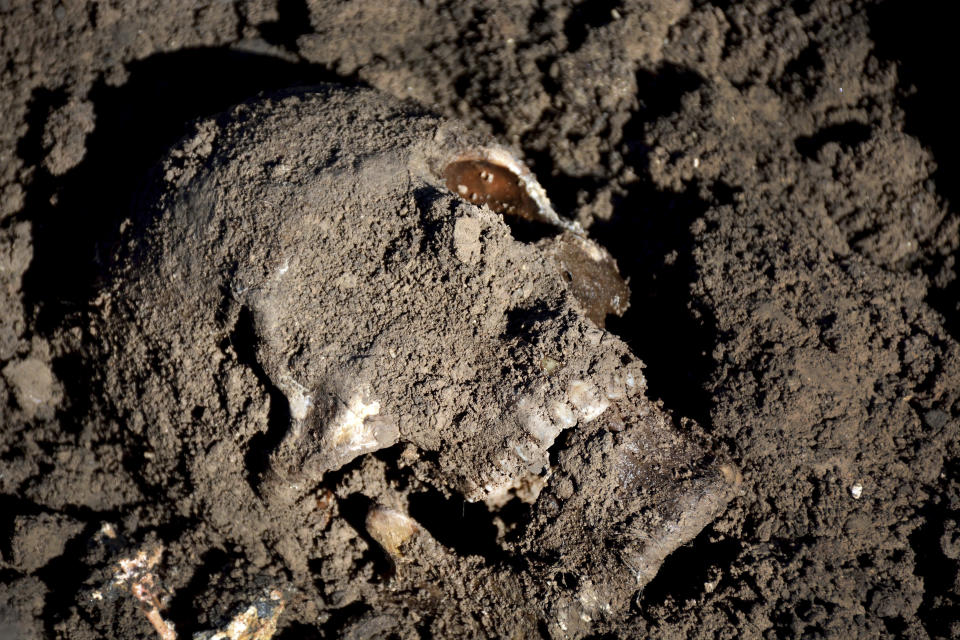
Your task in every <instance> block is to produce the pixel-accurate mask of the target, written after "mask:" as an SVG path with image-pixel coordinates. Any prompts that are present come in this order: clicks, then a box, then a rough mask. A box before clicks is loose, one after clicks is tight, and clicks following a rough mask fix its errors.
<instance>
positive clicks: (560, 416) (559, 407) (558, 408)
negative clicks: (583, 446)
mask: <svg viewBox="0 0 960 640" xmlns="http://www.w3.org/2000/svg"><path fill="white" fill-rule="evenodd" d="M550 415H551V416H553V418H554V420H556V421H557V422H558V423H559V424H560V425H561V426H562V427H564V428H570V427H572V426H573V425H575V424H577V416H576V414H574V413H573V409H571V408H570V405H568V404H567V403H566V402H558V401H556V400H554V401H553V402H551V403H550Z"/></svg>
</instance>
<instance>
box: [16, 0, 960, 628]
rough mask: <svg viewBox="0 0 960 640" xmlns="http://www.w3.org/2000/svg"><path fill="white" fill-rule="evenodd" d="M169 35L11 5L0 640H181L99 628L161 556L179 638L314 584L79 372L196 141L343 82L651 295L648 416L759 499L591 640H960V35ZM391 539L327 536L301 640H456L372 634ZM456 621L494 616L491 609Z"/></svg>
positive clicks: (668, 26) (697, 543)
mask: <svg viewBox="0 0 960 640" xmlns="http://www.w3.org/2000/svg"><path fill="white" fill-rule="evenodd" d="M156 4H157V3H147V2H140V1H130V2H120V1H115V2H109V1H90V2H72V3H62V4H61V3H56V2H49V1H38V2H26V1H25V0H0V47H2V55H3V60H4V64H3V67H2V69H0V118H2V123H3V124H2V128H0V370H2V376H0V514H2V516H0V582H2V584H0V637H4V638H6V637H11V638H19V637H27V638H30V637H51V638H52V637H62V638H93V637H111V638H133V637H143V638H150V637H155V634H154V632H153V630H152V629H151V628H150V626H149V624H148V623H147V621H146V618H145V617H144V616H143V615H142V613H141V612H140V611H139V610H138V608H137V607H136V606H134V604H133V603H132V602H129V601H127V600H123V599H120V600H117V601H116V602H115V603H114V604H113V605H112V608H107V609H106V610H105V609H103V608H94V607H91V606H90V604H89V598H90V593H91V589H94V588H96V586H97V585H98V584H100V583H102V581H103V580H104V579H106V578H107V577H108V576H109V575H110V574H111V572H112V567H113V564H112V563H113V562H114V561H115V560H116V558H117V557H118V556H117V554H118V553H123V552H129V551H130V550H131V549H133V548H136V545H139V544H142V543H145V542H151V541H152V542H162V543H164V544H165V545H167V546H168V547H169V548H170V549H171V551H170V557H169V559H168V568H167V569H166V570H167V572H168V575H167V577H166V580H167V582H168V586H169V588H170V589H171V590H172V593H173V594H174V595H173V598H172V600H171V601H170V603H169V605H168V607H167V611H168V615H169V617H170V618H171V619H172V620H173V622H174V623H175V624H176V626H177V629H178V630H180V631H181V632H183V633H184V634H185V637H189V633H191V632H194V631H200V630H203V629H208V628H211V627H213V626H215V625H216V624H217V623H218V622H219V621H220V620H221V619H222V618H223V616H225V615H228V614H229V613H230V611H231V610H232V609H233V608H235V607H236V606H237V605H238V604H243V603H244V602H248V601H249V599H248V597H247V596H248V594H249V593H250V590H251V589H253V588H259V586H261V585H260V584H259V583H257V580H262V579H264V576H267V577H268V578H269V579H272V580H274V581H283V580H286V581H293V582H294V583H296V581H297V580H301V581H302V580H303V579H302V578H295V577H292V576H291V574H290V572H289V571H288V568H287V567H286V566H285V565H284V563H283V561H282V559H280V558H278V557H271V556H269V555H267V556H265V557H261V558H250V557H248V556H247V555H246V553H245V551H244V549H242V548H241V547H240V546H238V544H237V543H236V541H235V540H231V539H229V537H223V536H221V537H217V536H214V535H212V534H210V532H209V531H208V530H207V526H206V520H205V518H206V517H207V516H208V515H209V514H207V513H205V512H203V511H202V510H199V509H197V508H195V504H196V503H193V502H190V501H186V502H182V503H171V502H170V496H179V495H183V494H184V487H186V488H187V489H189V488H190V484H189V483H199V482H202V483H208V486H204V487H201V488H200V489H198V491H199V490H201V489H202V491H204V492H206V493H207V494H209V493H211V492H213V491H215V490H216V489H217V488H218V486H219V485H218V484H217V483H218V482H219V481H220V478H219V477H217V475H216V474H211V473H203V472H202V469H203V460H204V456H205V455H207V454H208V453H209V451H203V450H189V451H183V453H182V465H181V468H180V469H179V471H178V473H177V474H174V475H172V476H170V477H161V478H157V477H156V476H155V475H152V474H151V473H150V472H149V469H150V468H151V467H150V466H149V465H144V453H145V452H147V449H146V448H145V447H144V444H143V442H142V441H141V440H140V439H139V436H138V433H137V430H136V429H135V428H133V427H132V426H131V425H130V424H128V423H127V422H125V421H124V420H123V419H122V416H120V415H119V414H118V415H116V416H115V417H114V418H115V419H111V418H109V411H108V410H107V409H105V407H104V405H105V400H104V393H103V392H104V387H103V382H102V381H103V380H104V377H105V375H106V372H104V371H99V370H97V369H96V361H95V360H93V359H91V357H90V356H89V354H91V353H93V352H95V351H96V348H97V345H98V344H99V340H100V336H99V335H98V333H97V327H98V326H100V324H101V322H102V321H103V320H104V318H102V317H101V316H100V314H102V313H103V309H104V307H103V305H102V304H99V303H98V302H97V301H98V297H97V295H98V292H99V291H100V290H101V289H102V287H103V285H104V281H103V277H104V274H105V265H106V263H107V261H108V257H109V256H110V255H111V254H112V253H113V250H114V244H115V242H116V239H117V238H118V237H119V234H120V233H121V230H122V227H124V225H123V222H124V220H125V219H127V218H128V216H129V215H130V208H131V203H132V202H134V201H135V199H136V196H137V193H138V191H139V189H140V185H142V183H143V180H144V178H145V176H146V175H147V174H148V172H149V170H150V168H151V167H152V166H154V165H155V164H156V163H157V162H158V161H159V160H160V159H161V157H163V155H164V154H165V153H166V152H167V150H168V149H170V148H171V147H172V146H174V145H175V144H176V143H177V141H178V140H180V139H181V138H183V137H184V136H185V135H188V134H190V133H192V132H193V131H194V129H193V127H194V126H195V125H193V123H194V122H195V121H196V120H197V119H198V118H203V117H209V116H213V115H215V114H217V113H219V112H221V111H224V110H225V109H227V108H229V107H231V106H232V105H234V104H237V103H240V102H243V101H245V100H248V99H252V98H254V97H256V96H258V95H263V94H264V93H267V94H269V93H271V92H276V91H278V90H281V89H286V88H289V87H292V86H303V85H311V84H314V83H317V82H337V83H341V84H347V85H358V84H359V85H365V86H371V87H374V88H377V89H379V90H381V91H383V92H385V93H388V94H391V95H393V96H395V97H398V98H409V99H411V100H414V101H416V102H418V103H420V104H422V105H424V106H426V107H427V108H429V109H431V110H433V111H435V112H437V113H439V114H442V115H444V116H448V117H454V118H459V119H461V120H463V121H465V122H466V123H467V124H468V125H469V126H471V127H473V128H474V129H475V130H476V131H479V132H484V133H488V134H490V135H493V136H494V137H496V138H497V139H499V140H501V141H502V142H504V143H506V144H509V145H512V146H514V147H515V148H517V149H519V150H520V151H521V152H522V153H523V154H524V156H525V157H526V159H527V160H528V161H529V162H530V164H531V165H532V167H533V170H534V172H535V173H536V174H537V176H538V177H539V179H540V181H541V183H542V184H543V185H544V186H545V188H546V189H547V192H548V193H549V194H550V196H551V198H552V200H553V201H554V204H555V206H556V208H557V209H558V210H559V211H560V213H562V214H565V215H568V216H571V217H574V218H576V219H577V220H579V221H580V222H581V223H582V224H583V225H584V226H585V227H588V228H589V230H590V233H591V235H592V236H593V237H595V238H597V239H598V240H599V241H600V242H602V243H603V244H604V245H605V246H606V247H607V248H608V249H609V250H610V252H611V253H612V254H613V255H614V257H615V258H616V259H617V260H618V262H619V264H620V266H621V269H622V270H623V271H624V272H625V274H626V275H628V276H629V278H630V285H631V289H632V300H633V302H632V306H631V309H630V311H628V313H627V314H626V316H625V317H624V318H622V319H619V320H616V321H612V322H610V323H609V324H608V328H610V329H611V330H612V331H613V332H614V333H616V334H617V335H619V336H620V337H622V338H623V339H624V340H625V341H626V342H627V343H628V344H629V345H630V346H631V348H632V349H633V351H634V352H635V354H636V355H637V356H638V357H639V358H640V359H641V360H642V361H643V362H644V363H645V364H646V370H645V374H646V377H647V379H648V383H649V390H648V393H649V394H650V395H651V396H652V397H653V398H660V399H662V400H663V403H664V406H665V407H666V408H667V409H669V410H670V411H671V412H672V413H673V414H674V416H675V417H676V423H677V425H679V426H680V428H682V429H685V430H687V431H688V432H689V433H691V434H692V435H697V434H701V433H702V434H704V436H705V438H706V441H708V442H710V443H712V446H713V447H714V448H715V453H716V454H717V455H719V456H724V457H729V458H730V459H732V460H733V461H734V462H735V463H736V464H737V465H738V466H739V468H740V469H741V471H742V474H743V484H742V492H741V494H740V495H739V496H738V497H736V498H735V499H734V500H733V501H732V502H731V503H730V505H729V507H728V509H727V510H726V511H725V513H724V514H723V515H721V516H720V517H719V518H718V519H716V520H715V521H714V522H713V524H711V525H710V526H708V527H707V528H706V529H705V530H704V531H703V532H702V533H701V534H700V535H699V536H698V537H697V538H696V539H695V540H693V541H692V542H691V543H690V544H688V545H686V546H685V547H683V548H681V549H680V550H678V551H676V552H675V553H674V554H673V555H672V556H671V557H670V558H669V559H668V560H667V562H666V564H665V565H664V568H663V569H662V570H661V572H660V574H659V576H658V577H657V578H656V579H655V580H654V581H653V582H651V583H650V584H649V585H647V587H646V588H645V589H643V591H642V592H641V593H638V594H637V596H636V597H635V598H634V600H633V602H632V605H631V608H630V610H629V613H628V614H625V615H624V616H623V617H622V618H620V619H616V620H608V621H606V622H604V626H602V627H601V628H600V629H599V630H600V631H602V632H603V633H607V634H610V635H611V636H613V637H646V636H655V637H676V638H689V637H704V638H706V637H710V638H714V637H722V638H733V637H765V638H773V637H839V636H843V637H878V636H890V635H895V636H902V637H910V638H926V637H934V638H949V637H960V458H958V456H960V447H958V427H960V423H958V420H960V348H958V342H957V340H958V338H960V302H958V300H960V284H958V279H957V269H958V268H960V267H958V265H957V257H958V255H960V254H958V250H960V231H958V225H960V218H958V216H957V214H956V212H955V210H954V209H953V208H952V207H951V204H950V203H951V201H953V202H957V201H958V195H960V192H958V189H957V186H956V185H957V184H958V180H957V176H958V170H960V169H958V167H960V165H958V162H957V148H958V142H960V141H958V136H957V127H956V124H955V116H954V115H953V109H951V107H950V105H951V103H950V102H949V100H948V97H947V92H948V91H949V89H950V87H949V82H948V80H949V78H950V77H951V73H950V70H951V67H950V62H949V61H950V60H951V59H953V58H954V57H955V56H954V54H953V50H952V47H951V46H950V44H951V40H950V39H951V37H952V35H953V34H952V33H950V32H949V27H948V25H951V23H950V21H949V20H948V19H947V16H946V15H945V14H941V11H946V10H945V9H942V10H941V9H940V8H938V7H936V6H927V7H925V8H924V9H923V10H922V11H921V10H919V9H917V7H916V5H915V4H913V3H908V2H904V1H889V2H870V1H866V0H864V1H857V0H852V1H846V0H842V1H839V2H836V1H826V0H820V1H816V0H814V1H809V0H795V1H794V2H791V3H781V2H771V1H764V0H753V1H746V2H716V3H708V2H692V1H689V0H687V1H684V0H638V1H635V2H631V1H627V0H624V1H609V0H588V1H584V2H572V1H565V0H557V1H546V2H541V3H534V2H522V1H521V2H481V1H479V0H465V1H462V2H442V1H431V0H423V1H420V2H416V1H413V0H398V1H394V2H383V1H380V0H348V1H345V2H334V1H332V0H330V1H325V0H277V1H276V2H271V1H269V0H265V1H250V2H243V1H237V2H227V1H214V2H168V3H164V5H163V6H162V7H161V8H157V6H156ZM237 338H238V342H239V343H240V344H239V345H234V347H235V348H237V350H238V351H242V350H243V349H244V348H247V349H249V348H251V345H250V344H246V345H244V344H243V340H244V339H245V338H246V339H248V340H249V339H251V338H252V336H249V335H247V336H245V335H244V334H243V332H242V331H241V332H240V333H238V334H237ZM148 364H149V363H145V366H147V365H148ZM130 393H135V391H133V390H131V392H130ZM250 393H251V395H263V394H264V393H266V391H265V390H264V389H262V388H261V389H257V388H253V389H251V390H250ZM135 399H136V398H135V397H131V398H129V399H128V401H129V402H134V401H135ZM214 402H215V400H211V403H214ZM681 418H689V419H690V421H686V420H681ZM698 437H699V436H698ZM574 445H575V443H574V442H572V441H571V442H566V443H561V449H562V447H563V446H571V447H572V446H574ZM561 453H562V452H561ZM404 456H405V451H404V450H388V451H387V452H385V453H382V454H376V455H372V456H367V457H365V458H364V459H363V460H362V461H361V462H360V463H358V464H356V465H354V466H352V467H350V468H348V469H347V470H345V471H343V472H341V473H339V474H338V475H337V477H331V478H327V479H325V482H327V483H329V484H330V486H331V487H332V488H335V489H337V490H338V491H341V492H342V493H343V495H354V493H356V492H353V493H351V490H350V487H354V488H356V487H357V486H361V485H363V484H364V483H366V484H371V483H376V482H380V483H386V484H391V483H393V484H396V483H404V482H407V483H412V484H411V486H414V485H415V486H417V487H419V486H420V485H416V482H419V481H420V480H419V479H418V478H416V477H414V476H413V475H411V474H412V472H411V471H409V465H408V463H407V461H406V460H405V457H404ZM567 464H569V462H568V463H567ZM185 483H186V484H185ZM418 491H419V493H416V495H417V496H419V497H418V498H417V502H416V504H414V503H411V504H410V511H411V515H412V516H414V517H415V518H417V519H418V520H419V521H420V522H421V524H422V525H423V526H424V527H425V528H426V529H428V530H429V531H430V533H431V534H432V535H433V537H434V538H435V539H436V540H437V541H438V542H439V544H440V546H441V547H442V552H441V551H437V550H435V552H436V553H437V554H438V555H437V557H438V558H440V557H443V558H446V559H447V560H445V561H444V562H447V564H444V565H443V566H444V567H446V568H445V569H442V571H476V572H480V573H481V574H482V572H484V571H488V570H489V568H490V567H491V566H496V565H498V564H503V563H510V562H512V561H513V560H512V558H515V556H511V554H510V551H511V550H510V548H509V539H510V532H511V531H514V530H518V529H519V530H522V529H523V528H524V527H525V526H526V522H527V520H528V519H529V517H530V513H529V511H528V510H527V508H526V507H523V506H521V505H518V504H513V505H508V507H506V508H504V509H502V510H500V511H497V510H491V509H488V508H487V507H486V506H483V505H482V504H466V503H464V502H463V501H462V500H460V499H458V498H457V497H456V496H452V495H447V494H443V493H441V492H439V491H437V490H432V491H431V490H428V489H427V488H423V489H422V491H421V490H420V489H418ZM338 495H339V494H338ZM366 507H367V505H365V504H359V503H357V502H356V500H354V501H353V502H351V501H350V500H339V501H338V502H336V503H335V506H334V507H332V508H331V520H332V522H331V523H327V526H329V527H331V529H330V531H332V532H333V533H330V534H329V535H328V536H327V538H325V540H327V542H329V543H330V544H329V546H326V547H324V548H322V549H318V550H317V553H316V557H314V558H311V559H310V561H309V562H308V567H307V569H308V572H312V574H313V575H314V577H313V578H312V579H311V581H310V583H309V584H307V583H306V582H303V583H301V584H294V585H293V587H294V588H295V589H296V588H299V590H300V592H301V593H306V592H310V593H316V594H318V596H317V597H315V598H301V599H300V600H297V599H296V598H295V597H293V598H292V599H291V604H290V606H289V607H288V609H287V611H286V612H285V613H284V614H283V617H282V618H281V620H280V631H279V633H278V635H277V636H276V637H279V638H311V637H354V638H359V637H375V636H378V635H385V634H386V633H388V632H390V631H391V629H393V630H394V631H396V632H397V633H401V634H405V635H416V634H427V633H430V632H431V627H430V624H431V619H429V618H428V619H425V620H422V621H419V622H418V621H415V620H414V621H410V620H408V621H407V622H405V623H404V625H401V626H400V627H396V628H394V627H391V626H390V625H391V624H392V623H391V622H390V620H392V618H391V619H388V620H386V621H385V620H384V617H383V616H380V615H379V614H380V612H379V611H378V609H377V606H379V605H378V601H377V600H376V599H375V598H374V597H373V596H370V595H369V594H371V593H373V592H374V591H375V589H373V587H371V586H370V585H376V584H379V581H380V580H382V578H383V576H384V573H385V572H387V571H388V568H386V567H385V565H386V561H385V557H384V556H383V555H382V554H380V553H379V552H378V551H377V550H376V547H375V545H373V544H372V540H370V538H369V537H365V536H364V535H363V534H361V533H360V531H362V530H363V526H364V525H363V522H362V514H363V513H365V512H366ZM358 518H359V520H358ZM104 523H111V524H112V525H113V526H115V527H116V530H117V531H119V537H118V540H120V542H118V543H116V544H117V545H119V548H114V547H113V546H112V544H108V541H105V539H104V535H103V534H102V533H99V532H101V531H102V527H103V525H104ZM236 526H237V527H238V528H240V529H242V527H243V523H242V522H239V523H237V525H236ZM439 562H440V561H439V560H438V563H439ZM297 575H298V576H300V575H302V573H298V574H297ZM342 575H352V576H353V580H352V582H350V583H349V584H348V585H347V586H344V584H342V583H341V582H338V580H340V579H339V578H336V576H342ZM330 576H334V577H333V578H331V577H330ZM564 579H565V580H576V579H577V577H576V576H565V577H564ZM98 580H99V581H100V582H98ZM448 601H449V606H451V607H456V608H459V609H460V610H462V611H467V612H469V611H470V608H471V606H472V601H471V598H470V593H469V592H459V593H456V594H453V595H452V596H450V597H449V598H448ZM441 602H444V601H443V600H441ZM104 611H107V612H108V613H104ZM478 615H479V612H478ZM432 632H433V633H434V634H436V635H437V636H444V637H458V636H459V635H462V634H463V633H464V629H457V628H440V629H436V628H434V629H433V630H432ZM541 633H544V634H548V633H550V631H549V629H546V628H545V627H543V626H541Z"/></svg>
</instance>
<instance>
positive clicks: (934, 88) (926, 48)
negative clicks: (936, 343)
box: [868, 0, 960, 338]
mask: <svg viewBox="0 0 960 640" xmlns="http://www.w3.org/2000/svg"><path fill="white" fill-rule="evenodd" d="M951 7H952V5H951V4H949V3H931V4H930V6H929V7H926V8H925V9H924V11H917V7H916V4H915V3H913V2H910V1H909V0H890V1H889V2H882V3H879V4H877V5H876V6H875V7H873V8H871V9H869V10H868V15H869V17H870V31H871V33H872V35H873V38H874V40H875V41H876V43H877V47H876V51H875V54H876V55H877V57H879V58H881V59H884V60H895V61H897V71H898V74H899V78H900V86H901V89H902V90H903V91H904V95H903V96H902V103H903V106H904V112H905V113H906V126H905V129H906V132H907V133H909V134H910V135H913V136H916V137H917V139H919V140H920V142H921V143H923V145H924V146H925V147H927V148H929V149H930V150H931V151H932V152H933V157H934V158H935V159H936V161H937V171H936V172H935V173H934V174H933V180H934V182H935V183H936V185H937V192H938V193H939V194H940V195H941V196H943V197H944V198H945V199H946V200H948V201H949V203H950V208H951V209H952V210H954V211H955V210H956V209H957V207H958V206H960V183H958V182H957V179H956V178H957V175H958V172H960V123H958V121H957V118H956V115H955V112H956V107H955V105H956V102H955V100H953V85H952V84H951V83H950V82H947V81H944V77H943V68H944V67H943V65H944V63H945V62H946V61H948V60H952V59H954V57H955V56H956V53H955V49H954V47H953V37H954V34H953V31H954V21H953V20H951V19H950V16H951V15H953V12H952V11H951ZM913 89H916V90H915V91H914V90H913ZM953 257H954V266H953V270H954V273H955V274H956V275H958V276H960V251H958V252H955V253H954V256H953ZM939 267H940V262H939V261H937V262H936V263H935V264H934V265H932V269H934V270H937V269H939ZM927 302H929V303H930V304H931V305H932V306H933V307H934V308H935V309H937V311H939V312H940V313H942V314H943V315H944V317H945V318H946V323H945V324H946V328H947V331H948V332H949V333H950V335H952V336H953V337H954V338H960V277H958V278H957V279H955V280H954V281H953V282H952V283H951V284H950V285H948V286H947V287H944V288H942V289H931V291H930V294H929V295H928V297H927Z"/></svg>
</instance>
